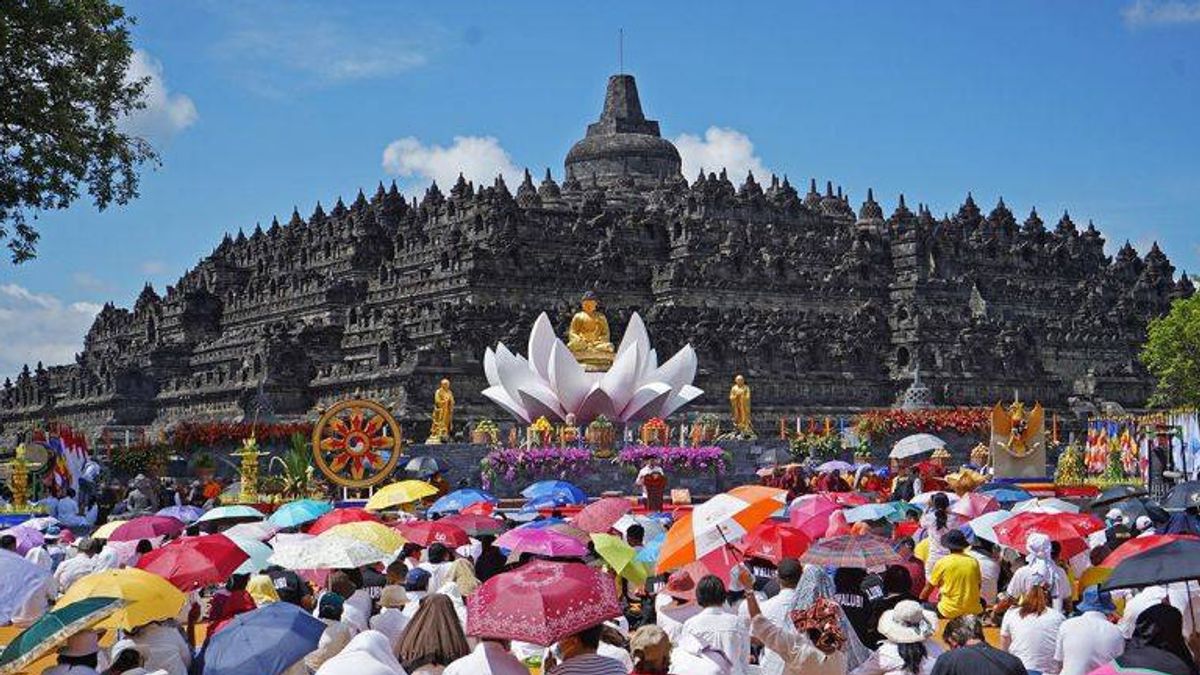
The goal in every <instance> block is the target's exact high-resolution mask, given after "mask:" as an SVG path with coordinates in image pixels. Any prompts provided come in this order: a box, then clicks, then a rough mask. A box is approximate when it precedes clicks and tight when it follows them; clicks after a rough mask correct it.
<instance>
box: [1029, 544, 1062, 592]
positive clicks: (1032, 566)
mask: <svg viewBox="0 0 1200 675" xmlns="http://www.w3.org/2000/svg"><path fill="white" fill-rule="evenodd" d="M1025 550H1026V552H1027V553H1026V555H1025V562H1026V564H1028V566H1029V570H1030V574H1031V575H1033V578H1034V582H1035V583H1037V584H1039V585H1042V586H1045V587H1046V588H1048V589H1050V597H1052V598H1057V597H1061V593H1059V589H1058V570H1057V569H1056V568H1057V567H1058V565H1056V564H1055V563H1054V556H1053V554H1052V553H1051V550H1052V549H1051V546H1050V537H1047V536H1046V535H1044V534H1042V533H1041V532H1030V533H1029V536H1027V537H1025Z"/></svg>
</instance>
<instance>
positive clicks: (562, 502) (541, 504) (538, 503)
mask: <svg viewBox="0 0 1200 675" xmlns="http://www.w3.org/2000/svg"><path fill="white" fill-rule="evenodd" d="M574 503H575V502H572V501H571V500H570V498H569V496H568V495H565V494H551V495H538V496H537V497H533V498H532V499H530V500H529V501H527V502H525V505H524V506H522V507H521V510H522V511H527V512H528V511H540V510H541V509H557V508H561V507H563V506H569V505H571V504H574Z"/></svg>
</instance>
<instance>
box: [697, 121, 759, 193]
mask: <svg viewBox="0 0 1200 675" xmlns="http://www.w3.org/2000/svg"><path fill="white" fill-rule="evenodd" d="M675 147H676V148H678V149H679V156H680V157H681V158H682V160H683V176H684V178H687V179H688V180H689V181H690V180H693V179H695V177H696V175H697V174H699V173H700V170H701V169H703V170H704V171H705V172H706V173H714V172H715V173H720V171H721V169H726V170H727V171H728V172H729V179H730V180H732V181H734V183H740V182H741V180H742V179H743V178H745V177H746V172H747V171H753V172H754V176H755V178H757V179H758V180H759V181H762V179H763V178H764V177H766V176H769V175H770V171H768V170H767V168H766V167H765V166H763V163H762V159H761V158H760V157H759V156H758V155H756V154H754V143H752V142H751V141H750V137H749V136H747V135H746V134H743V133H742V132H740V131H738V130H737V129H728V128H722V127H709V128H708V131H705V132H704V138H700V137H698V136H693V135H692V134H680V135H679V136H678V137H676V138H675Z"/></svg>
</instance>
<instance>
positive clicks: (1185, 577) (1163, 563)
mask: <svg viewBox="0 0 1200 675" xmlns="http://www.w3.org/2000/svg"><path fill="white" fill-rule="evenodd" d="M1197 579H1200V539H1180V540H1178V541H1173V542H1171V543H1169V544H1163V545H1162V546H1156V547H1154V548H1152V549H1150V550H1148V551H1145V552H1142V553H1139V554H1137V555H1133V556H1130V557H1128V558H1126V559H1125V560H1122V561H1121V562H1120V564H1118V565H1117V566H1116V568H1114V569H1113V572H1112V575H1110V576H1109V577H1108V580H1107V581H1105V582H1104V584H1103V585H1101V587H1100V590H1104V591H1112V590H1116V589H1118V588H1141V587H1143V586H1158V585H1160V584H1169V583H1173V582H1176V581H1194V580H1197Z"/></svg>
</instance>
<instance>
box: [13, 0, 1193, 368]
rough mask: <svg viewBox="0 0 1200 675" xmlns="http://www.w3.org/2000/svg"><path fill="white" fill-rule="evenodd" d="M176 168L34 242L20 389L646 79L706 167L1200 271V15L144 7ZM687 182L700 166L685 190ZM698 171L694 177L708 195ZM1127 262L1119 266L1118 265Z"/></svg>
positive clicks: (1181, 11)
mask: <svg viewBox="0 0 1200 675" xmlns="http://www.w3.org/2000/svg"><path fill="white" fill-rule="evenodd" d="M128 9H129V11H130V12H131V13H132V14H134V15H135V16H137V17H138V25H137V27H136V29H135V31H134V39H135V44H136V47H137V48H138V50H139V53H138V57H137V59H136V61H135V65H134V68H135V72H136V73H138V74H144V75H150V76H152V77H154V86H153V87H152V100H151V105H150V106H149V109H148V110H146V111H144V112H143V113H142V114H141V115H139V116H138V117H137V118H135V119H131V120H128V121H127V125H128V128H130V129H131V130H134V131H137V132H138V133H142V134H145V135H147V136H148V137H149V138H151V140H152V141H153V142H154V143H155V144H156V146H157V147H158V148H159V149H160V152H161V154H162V166H161V167H159V168H158V169H156V170H153V171H148V172H147V173H146V174H145V177H144V182H143V185H142V196H141V198H140V199H139V200H137V201H136V202H135V203H133V204H131V205H129V206H126V207H122V208H114V209H111V210H109V211H107V212H105V213H102V214H98V213H96V212H94V211H93V210H92V209H91V208H90V206H88V205H86V204H81V205H79V206H77V207H75V208H72V209H69V210H67V211H62V212H54V213H44V214H41V215H40V217H39V218H38V220H37V224H38V226H39V227H40V229H41V232H42V240H41V244H40V246H39V254H40V255H39V258H38V259H37V260H35V261H32V262H29V263H26V264H23V265H21V266H17V267H14V266H12V265H11V264H8V263H3V264H0V319H2V321H0V324H3V327H2V328H0V373H11V372H14V371H15V370H17V369H18V368H19V364H20V363H23V362H25V361H30V362H32V361H36V360H38V359H42V360H45V361H46V362H47V363H58V362H63V361H68V360H70V359H71V357H72V354H73V353H74V352H75V351H77V350H78V349H79V347H80V344H81V338H82V335H83V332H84V331H85V330H86V327H87V325H88V324H89V323H90V318H91V315H92V314H93V313H94V312H95V311H97V310H98V308H99V306H100V304H102V303H103V302H105V301H108V300H112V301H115V302H116V303H118V304H119V305H126V306H128V305H130V304H131V303H132V302H133V300H134V298H135V297H136V295H137V293H138V291H139V290H140V289H141V286H142V285H143V284H144V283H145V282H147V281H149V282H151V283H153V284H154V285H155V287H156V288H158V289H159V290H160V291H161V290H162V289H163V288H164V287H165V285H167V284H169V283H173V282H174V280H175V279H177V278H178V277H179V275H180V274H182V273H183V272H184V271H185V269H187V267H188V266H190V265H191V264H193V263H194V262H195V261H196V260H197V259H198V258H199V257H200V256H202V255H204V254H206V253H207V252H209V251H210V250H211V249H212V248H213V247H214V246H215V245H216V244H217V243H218V241H219V240H220V238H221V235H222V233H223V232H225V231H232V232H236V231H237V229H238V228H239V227H243V228H245V229H246V230H247V232H249V231H250V230H251V229H253V227H254V225H255V223H256V222H261V223H262V224H263V226H264V227H266V225H267V224H269V223H270V220H271V218H272V216H275V215H278V216H279V218H280V219H281V220H286V218H287V217H288V216H289V215H290V213H291V209H292V206H293V205H297V206H298V207H299V209H300V212H301V214H302V215H304V216H306V217H307V216H308V214H310V213H311V212H312V210H313V206H314V205H315V203H316V202H317V201H318V200H320V201H321V202H322V203H323V204H324V205H325V206H326V207H328V206H330V205H331V204H332V203H333V202H334V201H335V200H336V199H337V197H338V196H339V195H342V196H344V198H346V200H347V201H349V200H350V199H353V197H354V194H355V192H356V190H357V189H358V188H359V187H362V188H364V189H366V190H368V191H370V190H372V189H374V186H375V185H376V183H378V182H379V181H380V180H384V181H390V180H392V179H393V178H394V179H396V180H397V181H398V182H399V183H400V185H401V187H402V188H404V189H406V190H408V191H410V192H415V191H418V190H421V189H423V187H424V185H426V184H427V183H428V181H429V179H430V178H431V177H439V176H441V177H444V176H453V175H455V174H456V173H457V167H459V166H462V167H465V168H466V169H467V170H468V176H471V175H472V174H475V176H474V177H475V178H476V179H479V178H486V179H487V180H490V178H491V176H494V175H495V174H496V173H497V172H498V171H503V172H505V173H507V174H509V175H510V176H511V175H513V174H514V173H515V172H516V171H518V170H519V169H520V168H521V167H524V166H529V167H531V168H532V169H534V170H536V171H538V172H540V171H542V170H544V168H545V167H547V166H549V167H550V168H551V170H552V171H553V172H554V174H555V175H556V177H559V178H560V179H561V174H562V159H563V157H564V156H565V154H566V151H567V149H568V148H569V147H570V145H571V143H572V142H574V141H575V140H576V139H577V138H579V137H580V136H581V135H582V133H583V130H584V128H585V126H586V124H587V123H588V122H589V121H592V120H593V119H594V118H595V117H596V116H597V114H598V112H599V108H600V104H601V100H602V97H603V89H604V84H605V79H606V77H607V76H608V75H610V74H612V73H613V72H615V71H616V65H617V64H616V42H617V40H616V35H617V29H618V28H619V27H623V28H624V31H625V67H626V71H627V72H630V73H633V74H634V75H636V76H637V78H638V84H639V88H640V90H641V95H642V102H643V105H644V107H645V109H646V112H647V114H648V115H649V116H650V117H652V118H654V119H658V120H660V122H661V124H662V129H663V134H664V136H667V137H669V138H671V139H674V140H676V141H677V143H678V144H679V146H680V148H681V151H683V154H684V161H685V167H695V166H697V165H700V164H702V165H703V166H705V167H711V168H715V166H714V165H715V164H727V165H729V166H730V170H731V173H737V174H738V175H739V176H740V175H744V172H745V170H746V169H747V168H754V169H755V170H756V171H761V170H769V171H775V172H779V173H786V174H788V175H789V176H790V177H791V178H792V180H793V182H796V183H806V182H807V179H808V178H809V177H816V178H817V179H818V180H819V181H821V182H822V184H823V182H824V181H825V180H827V179H828V180H833V181H834V183H835V184H840V185H842V186H843V188H844V189H846V190H848V191H849V193H850V195H851V199H852V201H853V203H854V204H855V205H857V204H858V203H859V202H860V201H861V200H862V198H863V196H864V195H865V193H866V190H867V188H868V187H873V188H874V189H875V194H876V196H877V198H879V199H880V201H881V202H883V204H884V206H885V210H888V211H889V212H890V210H891V208H892V207H893V206H894V205H895V199H896V195H897V194H898V193H899V192H904V193H905V194H906V196H907V198H908V201H909V204H913V203H915V202H918V201H921V202H926V203H929V204H931V205H932V208H933V210H934V212H935V213H936V214H941V213H943V212H952V211H954V210H955V209H957V207H958V205H959V204H960V203H961V202H962V200H963V198H964V196H965V195H966V193H967V191H968V190H971V191H973V192H974V195H975V198H976V200H977V201H979V202H980V204H981V206H982V207H983V208H984V209H985V210H988V209H990V208H991V207H992V205H994V204H995V202H996V199H997V197H998V196H1003V197H1004V199H1005V201H1006V202H1007V203H1008V204H1009V205H1010V206H1011V207H1012V208H1013V210H1014V211H1016V212H1017V213H1018V216H1019V217H1021V218H1023V217H1024V216H1025V214H1027V213H1028V211H1029V208H1030V206H1036V207H1037V208H1038V211H1039V212H1040V213H1041V214H1042V215H1043V218H1044V219H1046V220H1047V221H1049V222H1050V223H1053V222H1054V221H1055V220H1057V218H1058V216H1059V215H1061V213H1062V211H1063V209H1064V208H1067V209H1069V210H1070V213H1071V215H1072V217H1073V218H1074V219H1075V220H1076V222H1077V223H1079V224H1080V225H1081V226H1082V225H1083V224H1085V223H1086V222H1087V220H1088V219H1093V220H1095V222H1096V225H1097V226H1098V227H1099V228H1100V229H1101V230H1102V231H1103V232H1104V234H1105V235H1106V236H1107V238H1108V240H1109V243H1110V246H1112V245H1114V244H1115V245H1116V246H1119V245H1120V243H1122V242H1123V241H1124V240H1126V239H1128V240H1130V241H1132V242H1133V243H1134V245H1135V246H1136V247H1137V248H1138V249H1139V251H1141V252H1142V253H1145V251H1146V250H1147V248H1148V247H1149V244H1150V242H1151V241H1152V240H1158V241H1160V243H1161V245H1162V246H1163V247H1164V249H1165V250H1166V252H1167V254H1168V255H1169V256H1170V257H1171V259H1172V261H1173V262H1174V263H1175V264H1176V266H1177V267H1181V268H1183V269H1186V270H1188V271H1189V272H1200V237H1198V236H1197V234H1196V233H1197V223H1196V220H1197V214H1198V213H1200V133H1198V132H1200V129H1198V124H1197V120H1200V1H1197V0H1169V1H1152V0H1121V1H1119V2H1091V1H1088V2H1084V1H1075V2H1055V3H1044V2H1018V1H1009V2H1004V3H990V4H984V3H962V2H957V1H949V2H923V3H896V2H860V3H849V4H847V3H816V2H811V3H777V4H765V3H764V4H754V5H746V4H742V3H711V4H706V3H696V2H681V3H667V2H662V3H634V2H612V3H587V4H583V3H571V4H569V5H565V4H562V3H549V2H540V3H535V2H529V3H454V4H451V3H406V4H399V3H393V2H382V1H381V2H338V3H320V2H294V3H293V2H289V3H274V2H271V3H268V2H261V3H251V2H225V1H217V0H212V1H210V2H182V1H180V2H170V3H164V2H152V1H149V0H141V1H136V2H131V3H130V4H129V5H128ZM685 170H687V169H685ZM692 173H694V171H692V172H689V174H688V176H689V178H691V177H692ZM1112 250H1115V248H1114V249H1112Z"/></svg>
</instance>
